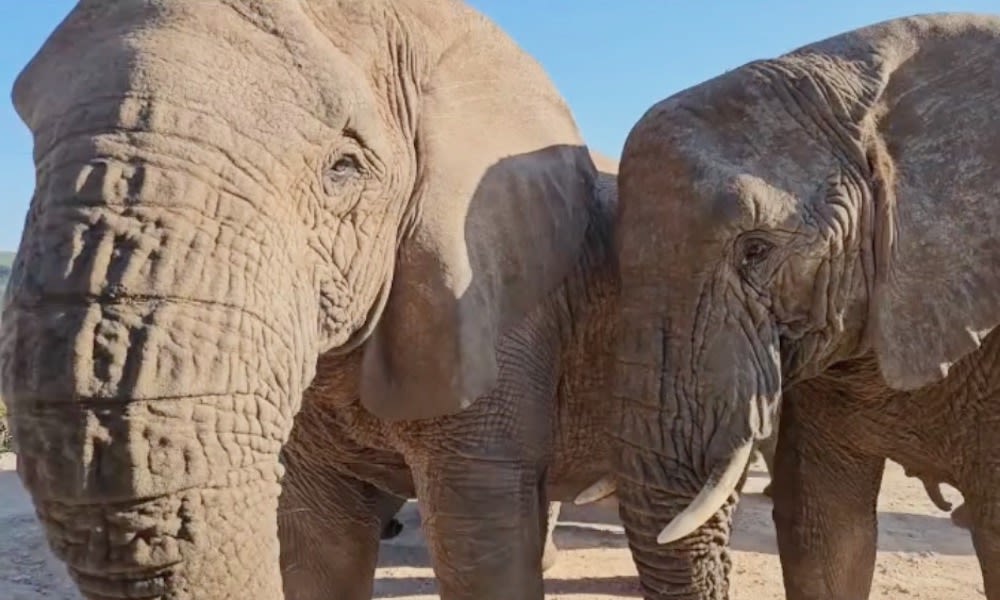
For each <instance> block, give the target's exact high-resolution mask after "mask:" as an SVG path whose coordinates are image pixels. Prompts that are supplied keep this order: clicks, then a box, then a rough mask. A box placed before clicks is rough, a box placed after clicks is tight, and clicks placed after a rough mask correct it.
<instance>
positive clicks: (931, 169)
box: [870, 17, 1000, 390]
mask: <svg viewBox="0 0 1000 600" xmlns="http://www.w3.org/2000/svg"><path fill="white" fill-rule="evenodd" d="M897 28H898V29H902V30H903V31H896V32H893V33H895V34H896V36H897V38H898V39H897V40H894V46H895V49H896V54H895V56H893V53H892V52H886V51H883V52H880V53H878V54H880V55H882V56H886V55H888V56H889V58H890V59H892V60H893V62H895V65H890V66H892V67H893V68H890V69H887V70H886V76H885V77H884V78H883V81H884V84H883V85H884V89H882V91H881V95H880V96H881V97H880V98H879V101H878V103H877V105H878V108H877V110H876V111H874V113H873V116H874V115H878V116H879V118H878V119H873V122H874V121H877V124H876V126H877V129H878V133H877V135H875V136H874V139H875V140H876V141H875V142H874V143H873V145H874V147H875V149H874V151H870V156H871V159H870V162H871V163H872V166H873V167H874V168H873V171H874V173H875V179H876V186H875V187H876V198H875V205H876V211H875V212H876V218H875V239H876V246H875V255H876V273H877V276H876V283H875V288H874V295H873V301H874V302H873V305H872V312H873V314H872V317H873V319H872V325H873V331H872V343H873V346H874V349H875V351H876V354H877V356H878V360H879V364H880V367H881V371H882V374H883V377H884V378H885V380H886V382H887V383H888V384H889V385H890V386H892V387H893V388H896V389H901V390H911V389H916V388H919V387H922V386H925V385H927V384H930V383H933V382H935V381H938V380H940V379H942V378H943V377H944V376H945V375H947V373H948V370H949V368H950V367H951V366H952V365H954V364H955V363H956V362H958V361H959V360H960V359H961V358H962V357H963V356H965V355H967V354H969V353H970V352H973V351H974V350H976V349H977V348H978V347H979V346H980V344H981V343H982V340H983V338H984V337H985V336H986V335H987V334H988V333H989V332H990V331H991V330H992V329H993V328H994V327H996V325H997V324H998V323H1000V234H998V232H1000V119H997V118H996V115H997V113H998V112H1000V76H998V75H997V70H996V65H997V64H998V62H1000V21H997V20H992V21H985V20H984V21H975V20H973V21H970V20H968V19H967V18H965V19H964V20H963V19H962V18H954V17H950V18H945V19H938V20H937V21H932V20H920V19H916V20H910V21H905V22H903V23H901V24H899V25H897ZM890 37H891V36H890ZM899 39H901V40H903V41H899Z"/></svg>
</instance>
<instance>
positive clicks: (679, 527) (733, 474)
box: [656, 439, 753, 544]
mask: <svg viewBox="0 0 1000 600" xmlns="http://www.w3.org/2000/svg"><path fill="white" fill-rule="evenodd" d="M752 451H753V439H750V440H748V441H747V442H745V443H744V444H743V445H741V446H739V447H738V448H736V450H735V451H734V452H733V454H732V456H731V457H730V459H729V460H728V461H727V462H725V463H723V464H720V465H719V466H718V467H716V469H715V470H714V471H713V472H712V473H711V474H710V475H709V477H708V482H707V483H706V484H705V487H703V488H702V489H701V491H700V492H698V495H697V496H695V498H694V500H693V501H692V502H691V504H689V505H688V507H687V508H685V509H684V510H683V511H681V512H680V514H678V515H677V516H676V517H674V519H673V520H672V521H670V523H668V524H667V526H666V527H664V528H663V530H662V531H660V535H658V536H657V537H656V543H658V544H669V543H671V542H675V541H677V540H679V539H681V538H683V537H687V536H688V535H691V534H692V533H694V532H695V531H697V530H698V528H700V527H701V526H702V525H704V524H705V523H707V522H708V520H709V519H711V518H712V515H714V514H715V513H717V512H719V510H720V509H721V508H722V507H723V506H725V504H726V501H727V500H728V499H729V496H730V494H732V493H733V491H735V490H736V486H737V485H739V482H740V478H741V477H742V476H743V470H744V469H745V468H746V466H747V463H748V462H749V461H750V453H751V452H752Z"/></svg>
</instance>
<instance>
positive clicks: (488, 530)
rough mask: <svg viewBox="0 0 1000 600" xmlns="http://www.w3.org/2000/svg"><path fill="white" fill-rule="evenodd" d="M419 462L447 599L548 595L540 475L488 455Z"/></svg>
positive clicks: (431, 543)
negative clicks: (546, 590)
mask: <svg viewBox="0 0 1000 600" xmlns="http://www.w3.org/2000/svg"><path fill="white" fill-rule="evenodd" d="M418 463H422V464H416V465H415V466H414V467H413V471H414V478H415V480H416V482H417V497H418V500H419V502H420V512H421V517H422V519H423V529H424V534H425V536H426V538H427V544H428V547H429V549H430V553H431V559H432V562H433V564H434V573H435V575H436V576H437V579H438V585H439V589H440V595H441V598H442V599H443V600H493V599H495V600H501V599H506V598H519V599H523V600H542V598H543V588H542V569H541V565H542V540H543V539H544V535H545V529H543V528H542V527H540V524H541V523H542V521H543V519H544V516H539V511H540V510H542V507H541V503H542V502H544V500H542V499H541V497H540V478H539V474H538V473H536V472H535V471H534V470H532V469H526V468H525V465H524V464H523V463H519V462H507V461H501V460H490V459H488V458H487V459H485V460H475V459H469V458H466V459H463V460H456V459H455V458H454V457H452V456H449V457H444V458H442V459H436V458H432V459H431V460H421V461H418ZM411 464H412V463H411Z"/></svg>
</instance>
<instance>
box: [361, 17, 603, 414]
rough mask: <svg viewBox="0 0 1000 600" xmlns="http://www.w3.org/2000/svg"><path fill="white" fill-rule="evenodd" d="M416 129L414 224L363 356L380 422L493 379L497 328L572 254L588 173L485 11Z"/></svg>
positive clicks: (457, 404) (480, 388)
mask: <svg viewBox="0 0 1000 600" xmlns="http://www.w3.org/2000/svg"><path fill="white" fill-rule="evenodd" d="M417 130H418V131H417V140H418V147H417V153H418V162H419V176H418V183H417V189H416V192H415V194H416V195H415V197H414V198H413V202H414V207H415V208H414V214H415V219H416V220H415V223H414V226H413V229H412V230H411V232H410V234H409V235H408V236H406V238H405V239H404V240H403V241H402V242H401V245H400V249H399V252H398V255H397V262H396V266H395V269H394V271H393V281H392V287H391V290H390V293H389V299H388V302H387V304H386V307H385V310H384V313H383V315H382V317H381V319H380V320H379V323H378V325H377V326H376V328H375V330H374V331H373V333H372V337H371V338H370V340H369V341H368V342H367V344H366V349H365V356H364V359H363V362H362V372H361V400H362V403H363V404H364V406H365V407H366V408H367V409H368V410H369V411H370V412H372V413H374V414H375V415H377V416H379V417H381V418H384V419H387V420H399V419H422V418H431V417H437V416H441V415H446V414H450V413H454V412H456V411H459V410H461V409H463V408H465V407H467V406H469V404H471V403H472V402H473V401H474V400H475V399H476V398H478V397H480V396H482V395H483V394H485V393H487V392H489V391H490V390H491V389H492V388H493V387H494V386H495V385H496V382H497V371H498V366H497V347H498V342H499V341H500V338H501V337H502V336H503V335H504V334H505V333H507V332H509V331H510V330H511V328H512V327H513V326H515V325H517V324H518V323H521V322H522V321H523V320H524V319H525V318H526V317H527V316H528V315H529V313H530V312H531V311H532V310H534V309H535V308H536V306H537V305H538V304H539V303H540V302H541V301H543V300H544V299H545V297H546V296H547V295H548V294H550V293H551V292H552V291H553V290H554V289H555V288H556V287H557V286H558V285H559V284H560V282H561V280H562V279H563V278H564V277H565V276H566V275H567V273H568V272H569V271H570V269H571V268H572V267H573V265H574V264H575V262H576V261H577V257H578V255H579V251H580V248H581V244H582V241H583V236H584V232H585V229H586V226H587V222H588V214H589V213H588V211H589V207H590V203H591V200H590V199H591V196H592V194H593V193H594V192H593V188H594V185H595V179H596V172H595V169H594V165H593V163H592V162H591V159H590V156H589V153H588V150H587V148H586V147H585V146H584V145H583V143H582V141H581V138H580V135H579V132H578V130H577V127H576V124H575V123H574V121H573V118H572V116H571V114H570V112H569V110H568V108H567V107H566V105H565V103H564V102H563V100H562V98H561V97H560V96H559V95H558V93H557V92H556V90H555V87H554V86H553V85H552V83H551V82H550V81H549V79H548V77H547V76H546V75H545V74H544V72H543V71H542V69H541V67H540V66H539V65H538V64H537V63H536V62H535V61H534V60H533V59H531V58H530V57H528V56H527V55H526V54H524V53H523V52H522V51H521V50H520V49H519V48H517V47H516V46H515V45H514V43H513V42H512V41H511V40H510V39H509V38H507V37H506V36H505V35H504V34H502V33H501V32H500V31H498V30H497V29H495V28H494V27H493V26H492V25H491V24H488V23H486V22H485V21H484V20H480V21H478V22H476V23H475V27H473V31H472V32H470V33H469V34H468V35H467V37H465V38H464V39H462V40H460V41H459V42H458V43H456V44H453V45H452V46H451V47H450V48H449V49H448V50H447V51H446V52H445V53H444V54H443V56H442V57H441V59H440V61H439V62H438V63H437V65H436V67H435V71H434V72H433V73H432V75H431V77H430V80H429V81H427V82H425V84H424V88H423V94H422V96H421V100H420V114H419V121H418V125H417ZM523 349H524V350H525V351H530V350H531V348H530V346H527V345H526V346H525V347H524V348H523Z"/></svg>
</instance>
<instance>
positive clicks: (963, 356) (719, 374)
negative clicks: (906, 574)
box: [614, 14, 1000, 600]
mask: <svg viewBox="0 0 1000 600" xmlns="http://www.w3.org/2000/svg"><path fill="white" fill-rule="evenodd" d="M998 48H1000V19H998V18H997V17H996V16H987V15H970V14H937V15H923V16H914V17H908V18H902V19H895V20H891V21H886V22H882V23H878V24H874V25H871V26H869V27H865V28H861V29H858V30H855V31H851V32H847V33H844V34H842V35H839V36H835V37H832V38H829V39H826V40H822V41H819V42H816V43H814V44H810V45H808V46H805V47H803V48H800V49H798V50H795V51H793V52H790V53H788V54H786V55H784V56H781V57H778V58H774V59H768V60H758V61H753V62H751V63H748V64H747V65H744V66H742V67H740V68H737V69H734V70H731V71H729V72H727V73H726V74H723V75H720V76H718V77H716V78H714V79H711V80H709V81H706V82H704V83H702V84H699V85H697V86H695V87H692V88H690V89H688V90H684V91H682V92H680V93H678V94H676V95H674V96H672V97H670V98H667V99H665V100H663V101H662V102H659V103H658V104H656V105H655V106H653V107H652V108H651V109H650V110H649V111H648V112H647V113H646V114H645V115H644V116H643V117H642V119H640V121H639V122H638V123H637V124H636V125H635V127H634V128H633V130H632V132H631V133H630V135H629V137H628V141H627V142H626V145H625V149H624V151H623V155H622V161H621V171H620V174H619V180H618V181H619V192H620V202H619V207H620V216H621V218H620V223H619V225H618V227H619V230H620V231H623V232H628V236H623V237H622V240H623V242H622V244H620V245H619V248H618V259H619V266H620V269H621V279H622V292H621V293H622V296H621V307H622V312H623V314H624V316H623V318H622V322H621V323H620V327H621V330H620V335H619V340H621V341H622V342H623V343H622V344H621V345H620V346H619V350H620V357H619V360H618V364H619V365H620V366H621V369H620V370H619V373H618V374H617V375H616V376H615V378H614V379H615V381H616V382H617V383H616V384H615V385H614V388H615V391H616V394H620V395H621V396H623V397H625V398H626V399H628V400H629V402H626V403H625V406H626V407H629V408H630V409H631V410H625V411H624V413H623V422H624V425H625V426H623V427H621V428H618V429H617V431H619V432H620V433H619V434H620V435H621V436H623V437H625V438H627V439H629V440H632V441H633V442H634V446H633V448H634V449H633V448H629V449H628V451H627V452H623V453H622V454H621V455H620V456H619V458H618V461H617V463H618V464H616V466H615V468H616V470H618V471H620V475H619V478H620V485H619V489H618V497H619V502H620V505H621V507H622V510H621V515H622V519H623V522H624V523H625V525H626V528H627V530H628V531H629V536H630V542H631V545H632V548H633V555H634V557H635V558H636V562H637V564H638V565H639V570H640V577H641V579H642V583H643V587H644V590H645V592H646V595H647V597H668V596H669V597H672V598H692V599H694V598H699V599H723V598H727V597H729V589H728V577H729V570H730V563H729V557H728V552H727V550H726V548H727V542H728V534H729V530H728V519H727V517H728V514H729V511H731V510H732V504H733V502H735V495H733V494H732V493H730V492H731V490H725V489H722V490H721V491H722V493H719V494H715V493H709V494H707V495H702V493H701V492H702V490H705V489H714V488H712V486H711V485H710V484H708V483H707V482H708V481H710V479H711V478H712V477H713V476H714V475H715V474H717V473H720V472H725V471H726V470H727V466H728V464H729V463H730V462H731V457H732V456H734V455H735V453H734V449H736V448H744V447H745V446H746V444H748V443H749V442H750V441H752V440H753V439H755V438H756V439H759V438H761V437H764V436H765V435H767V434H768V433H769V430H770V429H771V421H772V419H773V415H774V411H775V409H776V407H777V404H778V403H779V402H781V419H780V432H779V435H778V444H777V448H776V454H775V465H774V468H775V474H774V489H773V495H774V518H775V525H776V530H777V538H778V546H779V551H780V555H781V563H782V569H783V577H784V585H785V592H786V595H787V597H788V599H789V600H834V599H837V600H841V599H846V598H851V599H855V598H867V597H868V595H869V593H870V590H871V582H872V573H873V568H874V557H875V548H876V522H875V521H876V500H877V494H878V490H879V487H880V482H881V478H882V473H883V467H884V464H885V461H886V459H887V458H888V459H892V460H893V461H896V462H898V463H900V464H901V465H902V466H903V467H904V469H905V470H906V471H907V472H909V473H912V474H914V475H915V476H918V477H920V478H921V479H922V480H924V481H925V482H931V483H934V482H946V483H949V484H951V485H954V486H955V487H957V488H958V489H959V490H960V491H961V492H962V494H963V496H964V498H965V501H966V508H965V509H964V510H963V511H961V512H959V513H958V515H957V517H958V520H959V521H960V522H962V519H966V520H967V521H968V522H969V524H970V525H971V531H972V537H973V541H974V545H975V547H976V553H977V555H978V558H979V561H980V563H981V566H982V575H983V589H984V592H985V595H986V597H987V598H989V599H990V600H997V599H1000V569H998V568H997V565H998V564H1000V509H998V507H1000V495H998V490H1000V468H998V463H997V460H996V458H995V457H996V456H997V453H998V451H1000V447H998V444H1000V442H998V438H997V436H996V431H995V430H996V426H995V424H996V420H997V415H998V414H1000V392H998V383H1000V368H998V362H1000V361H998V357H1000V333H998V332H997V331H995V330H994V328H995V327H996V325H997V324H1000V270H998V269H997V264H998V263H1000V242H998V240H1000V238H998V237H997V235H996V231H997V230H998V228H1000V207H998V204H997V201H998V199H1000V161H998V158H997V157H998V150H1000V146H998V141H997V140H998V139H1000V129H998V128H1000V121H998V120H997V119H995V118H994V117H993V116H992V115H994V114H996V112H997V110H998V109H1000V79H998V78H997V70H996V65H997V63H998V61H1000V53H998ZM650 255H655V256H657V258H658V260H655V261H654V260H651V259H650ZM650 398H652V401H650ZM644 399H645V400H646V402H642V400H644ZM650 422H653V423H655V424H656V425H655V426H652V427H651V426H649V425H648V423H650ZM737 466H739V465H737ZM717 479H718V478H717V477H716V480H717ZM716 491H718V490H716ZM698 496H700V497H703V498H705V497H711V498H712V499H713V503H711V504H709V503H706V504H704V505H701V506H698V507H696V509H697V511H696V512H697V517H698V518H696V519H692V522H695V524H696V525H698V524H701V526H700V527H699V528H698V529H697V530H696V531H695V532H694V533H693V534H691V535H688V536H686V537H684V538H681V539H678V540H674V541H673V543H671V544H669V545H666V546H661V545H658V544H656V537H657V534H658V532H659V531H660V530H661V529H662V528H663V527H664V525H665V524H666V523H668V522H669V521H670V519H672V518H673V517H675V516H676V515H679V514H681V513H682V511H684V510H685V509H686V508H687V507H688V506H689V505H691V504H693V499H694V498H696V497H698ZM716 499H718V500H720V502H721V504H722V508H721V509H719V508H718V507H717V506H716V505H715V504H714V500H716ZM653 506H656V507H659V508H661V510H660V511H659V512H658V513H657V514H656V515H655V517H654V516H651V515H652V514H653V512H652V511H651V510H650V508H651V507H653ZM663 509H665V510H663ZM713 513H714V515H713ZM688 514H691V513H688ZM705 515H707V517H706V519H703V518H702V517H703V516H705ZM682 586H686V587H682ZM670 591H672V592H673V593H674V595H669V593H668V592H670ZM969 595H970V596H971V595H972V591H971V590H970V594H969Z"/></svg>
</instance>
